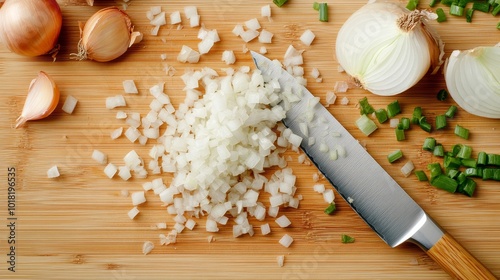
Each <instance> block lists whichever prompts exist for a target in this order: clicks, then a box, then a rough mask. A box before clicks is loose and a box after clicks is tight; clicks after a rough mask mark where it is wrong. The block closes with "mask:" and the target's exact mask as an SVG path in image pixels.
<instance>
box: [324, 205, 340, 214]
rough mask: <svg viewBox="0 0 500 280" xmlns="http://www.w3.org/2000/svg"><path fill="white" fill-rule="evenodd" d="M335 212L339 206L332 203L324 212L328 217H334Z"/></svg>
mask: <svg viewBox="0 0 500 280" xmlns="http://www.w3.org/2000/svg"><path fill="white" fill-rule="evenodd" d="M335 210H337V206H335V203H334V202H332V203H330V205H328V207H326V209H325V211H324V212H325V214H327V215H332V214H333V213H334V212H335Z"/></svg>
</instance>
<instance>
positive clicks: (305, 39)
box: [299, 29, 316, 46]
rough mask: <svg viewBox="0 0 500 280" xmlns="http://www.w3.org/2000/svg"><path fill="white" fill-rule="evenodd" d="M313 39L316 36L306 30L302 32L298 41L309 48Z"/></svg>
mask: <svg viewBox="0 0 500 280" xmlns="http://www.w3.org/2000/svg"><path fill="white" fill-rule="evenodd" d="M315 37H316V35H314V33H313V32H312V31H311V30H310V29H307V30H306V31H304V33H302V35H301V36H300V38H299V39H300V41H301V42H302V44H304V45H306V46H310V45H311V44H312V42H313V41H314V38H315Z"/></svg>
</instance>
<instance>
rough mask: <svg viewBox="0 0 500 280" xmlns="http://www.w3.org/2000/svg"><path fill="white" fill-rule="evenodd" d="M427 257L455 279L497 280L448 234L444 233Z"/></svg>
mask: <svg viewBox="0 0 500 280" xmlns="http://www.w3.org/2000/svg"><path fill="white" fill-rule="evenodd" d="M427 255H429V256H430V257H431V258H432V259H433V260H434V261H436V262H437V263H438V264H439V265H440V266H441V267H442V268H443V269H444V270H445V271H446V272H447V273H448V274H449V275H450V276H452V277H453V278H455V279H464V280H472V279H497V278H496V276H495V275H493V273H491V272H490V271H489V270H488V269H487V268H486V267H485V266H484V265H483V264H481V263H480V262H479V261H478V260H477V259H476V258H474V257H473V256H472V255H471V254H470V253H469V252H468V251H467V250H466V249H465V248H464V247H462V246H461V245H460V244H459V243H458V242H457V241H456V240H455V239H453V237H452V236H451V235H449V234H448V233H444V235H443V237H441V239H440V240H439V241H438V242H436V244H434V246H432V248H430V249H429V250H428V251H427Z"/></svg>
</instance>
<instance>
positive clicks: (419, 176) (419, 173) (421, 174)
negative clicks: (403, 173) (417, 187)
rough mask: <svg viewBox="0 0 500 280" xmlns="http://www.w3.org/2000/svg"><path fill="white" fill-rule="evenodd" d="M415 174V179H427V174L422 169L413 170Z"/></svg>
mask: <svg viewBox="0 0 500 280" xmlns="http://www.w3.org/2000/svg"><path fill="white" fill-rule="evenodd" d="M415 176H417V180H419V181H421V182H423V181H429V178H427V174H425V172H424V171H423V170H415Z"/></svg>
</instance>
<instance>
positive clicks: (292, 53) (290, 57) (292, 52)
mask: <svg viewBox="0 0 500 280" xmlns="http://www.w3.org/2000/svg"><path fill="white" fill-rule="evenodd" d="M283 64H284V65H285V67H289V66H295V65H302V64H304V58H303V57H302V51H299V50H297V49H296V48H294V47H293V45H290V46H288V49H287V50H286V52H285V55H284V57H283Z"/></svg>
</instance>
